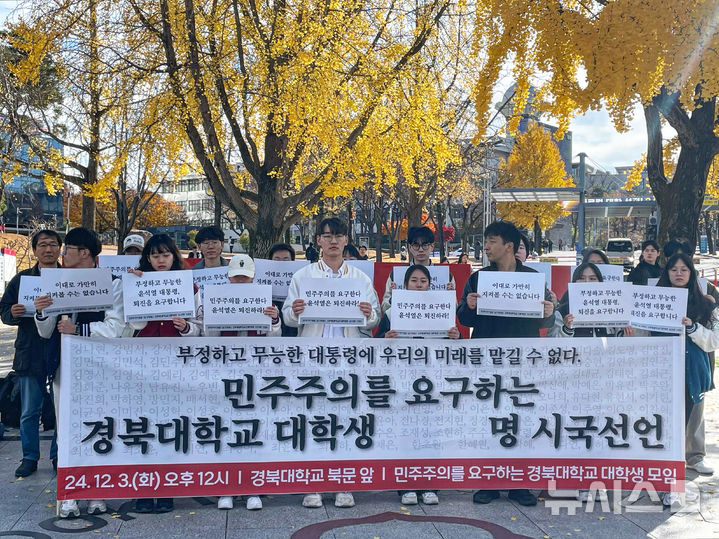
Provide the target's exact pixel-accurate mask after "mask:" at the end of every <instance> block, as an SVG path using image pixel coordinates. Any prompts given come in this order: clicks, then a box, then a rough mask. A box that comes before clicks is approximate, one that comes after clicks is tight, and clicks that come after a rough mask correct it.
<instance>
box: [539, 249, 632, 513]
mask: <svg viewBox="0 0 719 539" xmlns="http://www.w3.org/2000/svg"><path fill="white" fill-rule="evenodd" d="M572 282H573V283H601V282H604V279H603V278H602V273H601V272H600V271H599V268H598V267H597V266H596V265H595V264H592V263H591V262H585V263H583V264H580V265H579V266H577V268H576V269H575V270H574V273H573V274H572ZM564 297H565V298H566V301H565V302H564V303H560V304H559V307H558V308H557V311H556V316H555V323H554V327H553V328H551V329H549V330H548V331H547V337H610V336H621V335H623V336H625V337H634V329H633V328H632V327H631V326H626V327H625V328H623V329H620V330H618V331H613V330H611V329H608V328H606V327H581V328H574V327H572V326H573V324H574V315H573V314H571V313H570V312H569V295H568V294H567V295H565V296H564ZM582 501H586V499H584V500H582Z"/></svg>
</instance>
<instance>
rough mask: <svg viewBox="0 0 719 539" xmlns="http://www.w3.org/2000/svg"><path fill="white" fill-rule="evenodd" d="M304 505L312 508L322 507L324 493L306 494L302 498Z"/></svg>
mask: <svg viewBox="0 0 719 539" xmlns="http://www.w3.org/2000/svg"><path fill="white" fill-rule="evenodd" d="M302 507H309V508H311V509H314V508H316V507H322V494H317V493H315V494H305V497H304V498H303V499H302Z"/></svg>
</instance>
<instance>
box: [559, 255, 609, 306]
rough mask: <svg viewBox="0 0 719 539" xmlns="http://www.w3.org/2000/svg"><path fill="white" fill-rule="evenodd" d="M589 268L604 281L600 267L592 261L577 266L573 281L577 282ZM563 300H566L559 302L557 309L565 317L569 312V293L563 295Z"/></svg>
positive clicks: (600, 280)
mask: <svg viewBox="0 0 719 539" xmlns="http://www.w3.org/2000/svg"><path fill="white" fill-rule="evenodd" d="M587 268H589V269H591V270H592V271H593V272H594V275H596V276H597V279H599V282H603V281H604V278H603V277H602V272H601V271H599V268H598V267H597V266H596V265H594V264H592V263H591V262H582V263H581V264H579V265H578V266H577V267H576V268H575V270H574V273H572V282H573V283H576V282H577V279H579V278H580V277H581V276H582V273H584V270H585V269H587ZM562 300H564V301H560V302H559V305H558V306H557V310H558V311H559V314H561V315H562V318H564V317H565V316H567V315H568V314H569V294H565V295H564V296H562Z"/></svg>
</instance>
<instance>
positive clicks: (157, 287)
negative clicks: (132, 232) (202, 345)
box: [122, 270, 195, 322]
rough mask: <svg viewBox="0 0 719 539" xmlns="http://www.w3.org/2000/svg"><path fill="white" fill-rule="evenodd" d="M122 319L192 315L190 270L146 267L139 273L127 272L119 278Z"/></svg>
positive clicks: (193, 300)
mask: <svg viewBox="0 0 719 539" xmlns="http://www.w3.org/2000/svg"><path fill="white" fill-rule="evenodd" d="M122 297H123V301H124V307H125V322H147V321H150V320H169V319H170V318H172V317H173V316H179V317H180V318H193V317H194V316H195V298H194V287H193V284H192V271H190V270H175V271H146V272H144V273H143V274H142V277H138V276H137V275H135V274H134V273H128V274H127V275H126V276H125V277H124V278H123V279H122Z"/></svg>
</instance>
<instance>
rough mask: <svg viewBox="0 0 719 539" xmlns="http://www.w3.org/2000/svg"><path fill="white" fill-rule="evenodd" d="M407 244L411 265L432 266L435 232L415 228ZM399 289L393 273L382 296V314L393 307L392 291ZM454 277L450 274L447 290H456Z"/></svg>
mask: <svg viewBox="0 0 719 539" xmlns="http://www.w3.org/2000/svg"><path fill="white" fill-rule="evenodd" d="M407 243H408V244H409V254H410V255H412V258H411V259H410V263H411V264H420V265H422V266H431V265H432V260H431V259H430V257H429V255H430V254H431V253H432V251H434V232H432V229H431V228H429V227H427V226H413V227H412V228H410V229H409V230H408V231H407ZM408 265H409V264H408ZM395 288H397V285H396V283H395V282H394V281H393V280H392V273H390V274H389V277H388V278H387V284H386V285H385V290H384V296H382V312H384V311H386V310H387V309H389V308H390V307H391V306H392V290H394V289H395ZM454 289H455V284H454V277H453V276H452V274H451V273H450V274H449V282H448V283H447V290H454Z"/></svg>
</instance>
